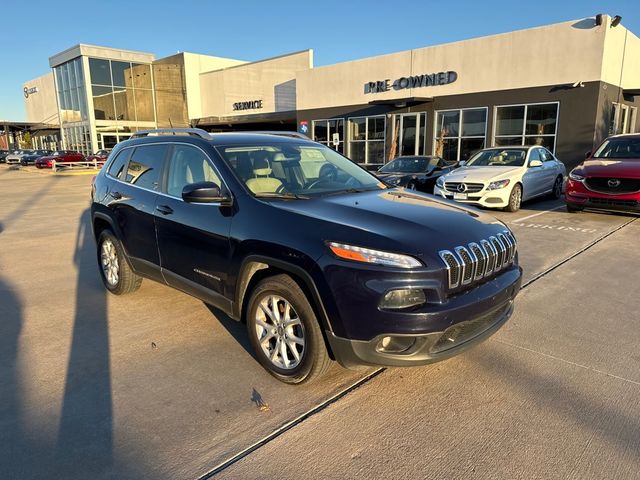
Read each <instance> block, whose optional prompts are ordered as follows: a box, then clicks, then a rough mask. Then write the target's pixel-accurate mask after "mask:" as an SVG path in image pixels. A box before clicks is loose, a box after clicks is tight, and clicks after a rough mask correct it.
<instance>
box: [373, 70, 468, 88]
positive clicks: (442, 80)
mask: <svg viewBox="0 0 640 480" xmlns="http://www.w3.org/2000/svg"><path fill="white" fill-rule="evenodd" d="M457 79H458V74H457V73H456V72H452V71H448V72H438V73H428V74H424V75H411V76H409V77H400V78H398V79H396V80H394V81H393V82H391V79H389V78H387V79H386V80H377V81H375V82H367V83H365V84H364V93H365V94H366V93H380V92H388V91H389V90H391V89H393V90H403V89H405V88H421V87H433V86H436V85H446V84H448V83H453V82H455V81H456V80H457Z"/></svg>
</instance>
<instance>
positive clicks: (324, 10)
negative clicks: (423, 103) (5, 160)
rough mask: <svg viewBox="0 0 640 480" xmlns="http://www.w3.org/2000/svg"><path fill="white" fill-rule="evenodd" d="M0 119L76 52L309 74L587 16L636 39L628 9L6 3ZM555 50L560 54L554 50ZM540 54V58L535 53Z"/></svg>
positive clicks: (564, 3) (17, 110) (584, 2)
mask: <svg viewBox="0 0 640 480" xmlns="http://www.w3.org/2000/svg"><path fill="white" fill-rule="evenodd" d="M2 3H4V5H2V7H1V8H0V11H1V12H2V19H3V21H2V22H0V23H1V25H2V27H1V28H0V32H1V37H2V42H0V45H2V46H1V47H0V52H1V53H0V119H9V120H24V119H25V112H24V97H23V95H22V84H23V83H24V82H25V81H27V80H29V79H32V78H34V77H37V76H40V75H42V74H44V73H47V72H48V71H49V64H48V58H49V57H50V56H51V55H53V54H55V53H57V52H60V51H62V50H65V49H67V48H69V47H71V46H73V45H76V44H78V43H89V44H96V45H105V46H109V47H115V48H124V49H129V50H141V51H146V52H151V53H154V54H155V55H156V58H160V57H163V56H166V55H170V54H173V53H176V52H178V51H189V52H195V53H204V54H211V55H218V56H222V57H231V58H238V59H242V60H259V59H261V58H267V57H271V56H275V55H280V54H283V53H287V52H293V51H297V50H304V49H307V48H313V49H314V60H315V64H316V65H326V64H330V63H336V62H340V61H345V60H351V59H355V58H362V57H368V56H373V55H380V54H383V53H390V52H396V51H400V50H407V49H411V48H416V47H424V46H427V45H435V44H439V43H445V42H451V41H456V40H463V39H466V38H472V37H477V36H482V35H490V34H494V33H502V32H508V31H511V30H518V29H522V28H528V27H534V26H539V25H545V24H549V23H556V22H562V21H566V20H572V19H578V18H583V17H587V16H593V15H595V14H596V13H608V14H610V15H612V16H613V15H616V14H618V15H622V17H623V20H622V23H623V25H625V26H626V27H627V28H629V29H630V30H631V31H633V32H635V33H636V34H640V2H638V0H620V1H599V2H598V1H591V0H555V1H547V0H537V1H532V2H520V1H517V0H516V1H514V0H510V1H490V0H487V1H478V0H475V1H465V0H458V1H453V0H449V1H442V0H440V1H427V0H404V1H401V0H400V1H398V0H396V1H376V0H368V1H361V0H342V1H334V0H324V1H322V0H316V1H314V2H311V1H289V0H287V1H284V0H283V1H277V0H263V1H255V0H236V1H233V2H228V1H215V0H211V1H205V0H181V1H176V0H171V1H165V0H155V1H147V0H133V1H131V0H129V1H126V2H124V1H119V0H111V1H109V0H101V1H93V2H92V1H89V0H84V1H83V0H75V1H70V0H55V1H50V0H47V1H41V0H30V1H28V2H22V1H16V0H6V1H3V2H2ZM559 48H561V46H559ZM540 54H541V55H544V52H540Z"/></svg>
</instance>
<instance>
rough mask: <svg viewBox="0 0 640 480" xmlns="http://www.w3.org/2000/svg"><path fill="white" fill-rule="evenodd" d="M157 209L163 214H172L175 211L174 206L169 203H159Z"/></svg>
mask: <svg viewBox="0 0 640 480" xmlns="http://www.w3.org/2000/svg"><path fill="white" fill-rule="evenodd" d="M156 210H157V211H159V212H160V213H161V214H163V215H171V214H172V213H173V208H171V207H170V206H169V205H158V206H157V207H156Z"/></svg>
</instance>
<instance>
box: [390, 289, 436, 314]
mask: <svg viewBox="0 0 640 480" xmlns="http://www.w3.org/2000/svg"><path fill="white" fill-rule="evenodd" d="M426 301H427V299H426V298H425V296H424V292H423V291H422V290H420V289H418V288H402V289H398V290H390V291H388V292H387V293H386V294H385V296H384V297H382V300H381V301H380V308H383V309H387V310H398V309H401V308H409V307H416V306H418V305H422V304H423V303H425V302H426Z"/></svg>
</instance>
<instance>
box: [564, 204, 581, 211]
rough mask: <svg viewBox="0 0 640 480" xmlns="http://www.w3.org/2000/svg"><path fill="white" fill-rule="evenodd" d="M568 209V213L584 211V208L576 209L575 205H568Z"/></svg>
mask: <svg viewBox="0 0 640 480" xmlns="http://www.w3.org/2000/svg"><path fill="white" fill-rule="evenodd" d="M566 207H567V213H578V212H581V211H582V210H583V208H582V207H574V206H573V205H571V204H569V203H567V205H566Z"/></svg>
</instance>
